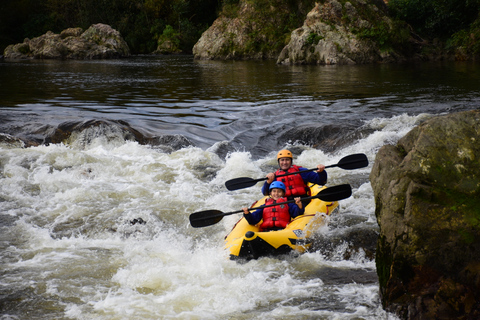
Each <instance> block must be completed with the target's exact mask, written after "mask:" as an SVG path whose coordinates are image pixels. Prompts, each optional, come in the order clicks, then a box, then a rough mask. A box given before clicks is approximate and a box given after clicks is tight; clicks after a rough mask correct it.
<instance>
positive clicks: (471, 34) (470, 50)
mask: <svg viewBox="0 0 480 320" xmlns="http://www.w3.org/2000/svg"><path fill="white" fill-rule="evenodd" d="M456 47H461V48H463V50H464V51H465V53H466V54H473V55H477V56H478V55H480V17H479V18H478V19H477V20H476V21H475V22H474V23H472V25H471V26H470V28H469V29H465V30H460V31H458V32H457V33H455V34H454V35H452V37H451V39H450V40H449V41H447V49H454V48H456Z"/></svg>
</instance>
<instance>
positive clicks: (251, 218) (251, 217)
mask: <svg viewBox="0 0 480 320" xmlns="http://www.w3.org/2000/svg"><path fill="white" fill-rule="evenodd" d="M242 209H243V216H244V217H245V220H247V222H248V224H251V225H256V224H257V223H259V222H260V220H262V218H263V208H258V209H257V210H255V211H253V212H250V211H248V209H247V208H246V207H245V208H242Z"/></svg>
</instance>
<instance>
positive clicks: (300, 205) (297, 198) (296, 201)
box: [293, 197, 303, 209]
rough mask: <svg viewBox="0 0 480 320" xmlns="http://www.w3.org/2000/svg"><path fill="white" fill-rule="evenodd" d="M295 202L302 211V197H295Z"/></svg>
mask: <svg viewBox="0 0 480 320" xmlns="http://www.w3.org/2000/svg"><path fill="white" fill-rule="evenodd" d="M293 200H295V204H296V205H297V206H298V207H299V208H300V209H302V208H303V203H302V198H300V197H295V198H294V199H293Z"/></svg>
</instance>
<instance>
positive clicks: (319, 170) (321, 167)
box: [317, 164, 325, 173]
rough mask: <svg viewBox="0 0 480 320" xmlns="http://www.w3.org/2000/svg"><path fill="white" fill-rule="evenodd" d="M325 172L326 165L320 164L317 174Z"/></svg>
mask: <svg viewBox="0 0 480 320" xmlns="http://www.w3.org/2000/svg"><path fill="white" fill-rule="evenodd" d="M323 170H325V165H323V164H319V165H318V166H317V172H318V173H320V172H322V171H323Z"/></svg>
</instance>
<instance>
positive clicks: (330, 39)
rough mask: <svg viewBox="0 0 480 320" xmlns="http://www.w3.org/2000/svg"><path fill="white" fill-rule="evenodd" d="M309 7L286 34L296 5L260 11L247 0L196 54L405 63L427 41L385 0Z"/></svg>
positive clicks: (339, 0) (337, 0)
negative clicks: (415, 34)
mask: <svg viewBox="0 0 480 320" xmlns="http://www.w3.org/2000/svg"><path fill="white" fill-rule="evenodd" d="M300 3H302V1H298V3H297V4H300ZM301 11H302V10H299V12H301ZM308 11H310V12H309V13H308V14H306V18H305V14H304V15H303V16H301V19H302V20H304V23H303V26H302V27H300V28H298V29H296V30H294V31H293V32H291V33H290V31H288V32H286V33H282V32H281V30H284V32H285V30H293V28H292V27H291V26H292V25H291V24H288V23H287V22H286V21H288V20H289V19H290V18H289V17H292V15H293V14H294V13H292V12H291V8H288V6H286V5H285V4H283V5H281V4H277V5H276V6H275V7H273V6H272V7H270V8H267V9H265V8H263V9H262V10H260V9H259V8H258V7H255V5H254V4H252V3H251V2H249V1H246V0H241V1H240V2H239V4H238V12H237V13H236V14H234V15H230V16H229V17H227V16H226V15H220V17H219V18H218V19H217V20H216V21H215V22H214V23H213V25H212V26H211V27H210V28H209V29H208V30H207V31H205V32H204V33H203V35H202V37H201V38H200V40H199V41H198V42H197V43H196V44H195V46H194V48H193V53H194V56H195V58H196V59H276V60H277V63H279V64H364V63H373V62H399V61H404V60H406V59H407V57H406V55H407V53H408V54H411V52H412V51H416V50H415V49H416V47H417V46H420V43H421V42H422V40H421V39H420V38H414V37H413V36H412V35H411V33H410V30H409V29H408V28H407V25H406V24H404V23H401V22H398V21H397V22H395V21H393V20H392V19H390V18H389V17H388V14H387V11H388V10H387V7H386V5H385V3H384V2H383V1H382V0H349V1H347V0H323V1H320V2H318V3H316V4H315V7H314V8H313V9H310V8H308V10H304V12H305V13H307V12H308ZM299 12H297V13H296V14H297V18H298V17H299V15H300V13H299ZM298 25H299V24H297V25H296V26H298ZM296 26H295V27H296ZM289 28H290V29H289ZM271 30H275V32H276V33H271ZM286 39H288V41H286ZM285 44H286V45H285ZM417 49H418V48H417Z"/></svg>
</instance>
